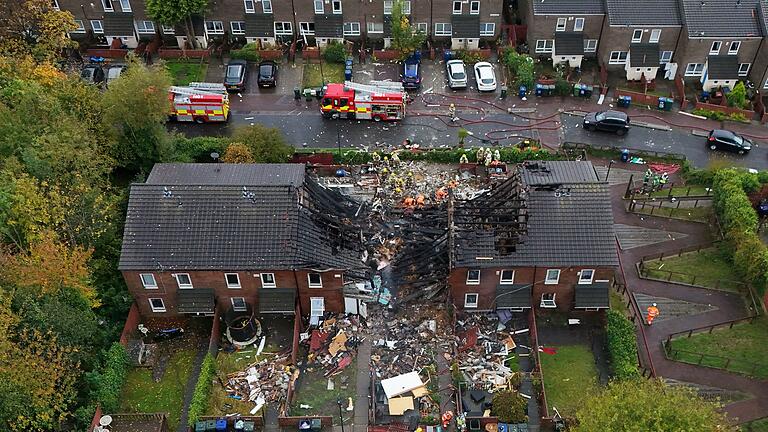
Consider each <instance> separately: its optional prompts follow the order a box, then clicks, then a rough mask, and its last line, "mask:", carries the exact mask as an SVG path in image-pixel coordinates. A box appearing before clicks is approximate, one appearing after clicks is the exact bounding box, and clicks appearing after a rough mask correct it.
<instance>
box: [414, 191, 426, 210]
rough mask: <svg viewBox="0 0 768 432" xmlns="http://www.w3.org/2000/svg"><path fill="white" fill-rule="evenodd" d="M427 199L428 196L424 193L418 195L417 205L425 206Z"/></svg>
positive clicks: (419, 206)
mask: <svg viewBox="0 0 768 432" xmlns="http://www.w3.org/2000/svg"><path fill="white" fill-rule="evenodd" d="M425 200H426V197H424V194H418V195H416V207H418V208H423V207H424V201H425Z"/></svg>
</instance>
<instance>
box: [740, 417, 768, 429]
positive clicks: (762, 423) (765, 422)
mask: <svg viewBox="0 0 768 432" xmlns="http://www.w3.org/2000/svg"><path fill="white" fill-rule="evenodd" d="M741 430H742V432H768V418H764V419H761V420H755V421H751V422H749V423H745V424H743V425H741Z"/></svg>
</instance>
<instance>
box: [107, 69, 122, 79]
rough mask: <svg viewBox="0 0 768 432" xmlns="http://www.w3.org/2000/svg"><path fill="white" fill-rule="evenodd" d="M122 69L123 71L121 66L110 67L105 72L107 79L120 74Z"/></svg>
mask: <svg viewBox="0 0 768 432" xmlns="http://www.w3.org/2000/svg"><path fill="white" fill-rule="evenodd" d="M122 71H123V69H122V68H119V67H115V68H111V69H110V70H109V71H108V72H107V79H110V80H113V79H115V78H117V77H119V76H120V73H121V72H122Z"/></svg>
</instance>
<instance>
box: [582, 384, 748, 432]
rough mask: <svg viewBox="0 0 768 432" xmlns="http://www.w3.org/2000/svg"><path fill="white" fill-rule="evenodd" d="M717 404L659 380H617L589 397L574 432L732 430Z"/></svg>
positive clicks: (713, 431)
mask: <svg viewBox="0 0 768 432" xmlns="http://www.w3.org/2000/svg"><path fill="white" fill-rule="evenodd" d="M718 408H719V406H718V404H716V403H714V402H710V401H707V400H705V399H702V398H701V397H699V396H697V395H696V394H695V392H694V391H693V390H691V389H687V388H682V387H677V386H676V387H671V386H667V385H666V384H664V382H662V381H660V380H644V379H638V380H628V381H615V382H612V383H611V384H609V386H608V388H607V389H605V390H604V391H602V392H601V393H599V394H596V395H592V396H590V397H587V398H586V400H585V402H584V404H583V405H582V407H581V409H579V410H578V411H577V413H576V418H577V420H578V426H576V427H575V428H574V429H573V430H574V431H575V432H593V431H627V432H630V431H632V432H633V431H637V432H641V431H656V430H664V431H668V432H684V431H702V432H720V431H723V432H725V431H730V430H733V427H732V426H730V425H729V424H728V421H727V419H726V417H725V415H724V414H723V413H721V412H719V411H718Z"/></svg>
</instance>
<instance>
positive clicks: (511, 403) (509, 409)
mask: <svg viewBox="0 0 768 432" xmlns="http://www.w3.org/2000/svg"><path fill="white" fill-rule="evenodd" d="M527 408H528V400H527V399H525V398H524V397H522V396H520V393H518V392H515V391H502V392H498V393H494V394H493V405H492V408H491V411H492V412H493V415H495V416H496V417H498V418H499V421H501V422H503V423H525V422H527V421H528V416H527V415H526V412H527Z"/></svg>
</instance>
